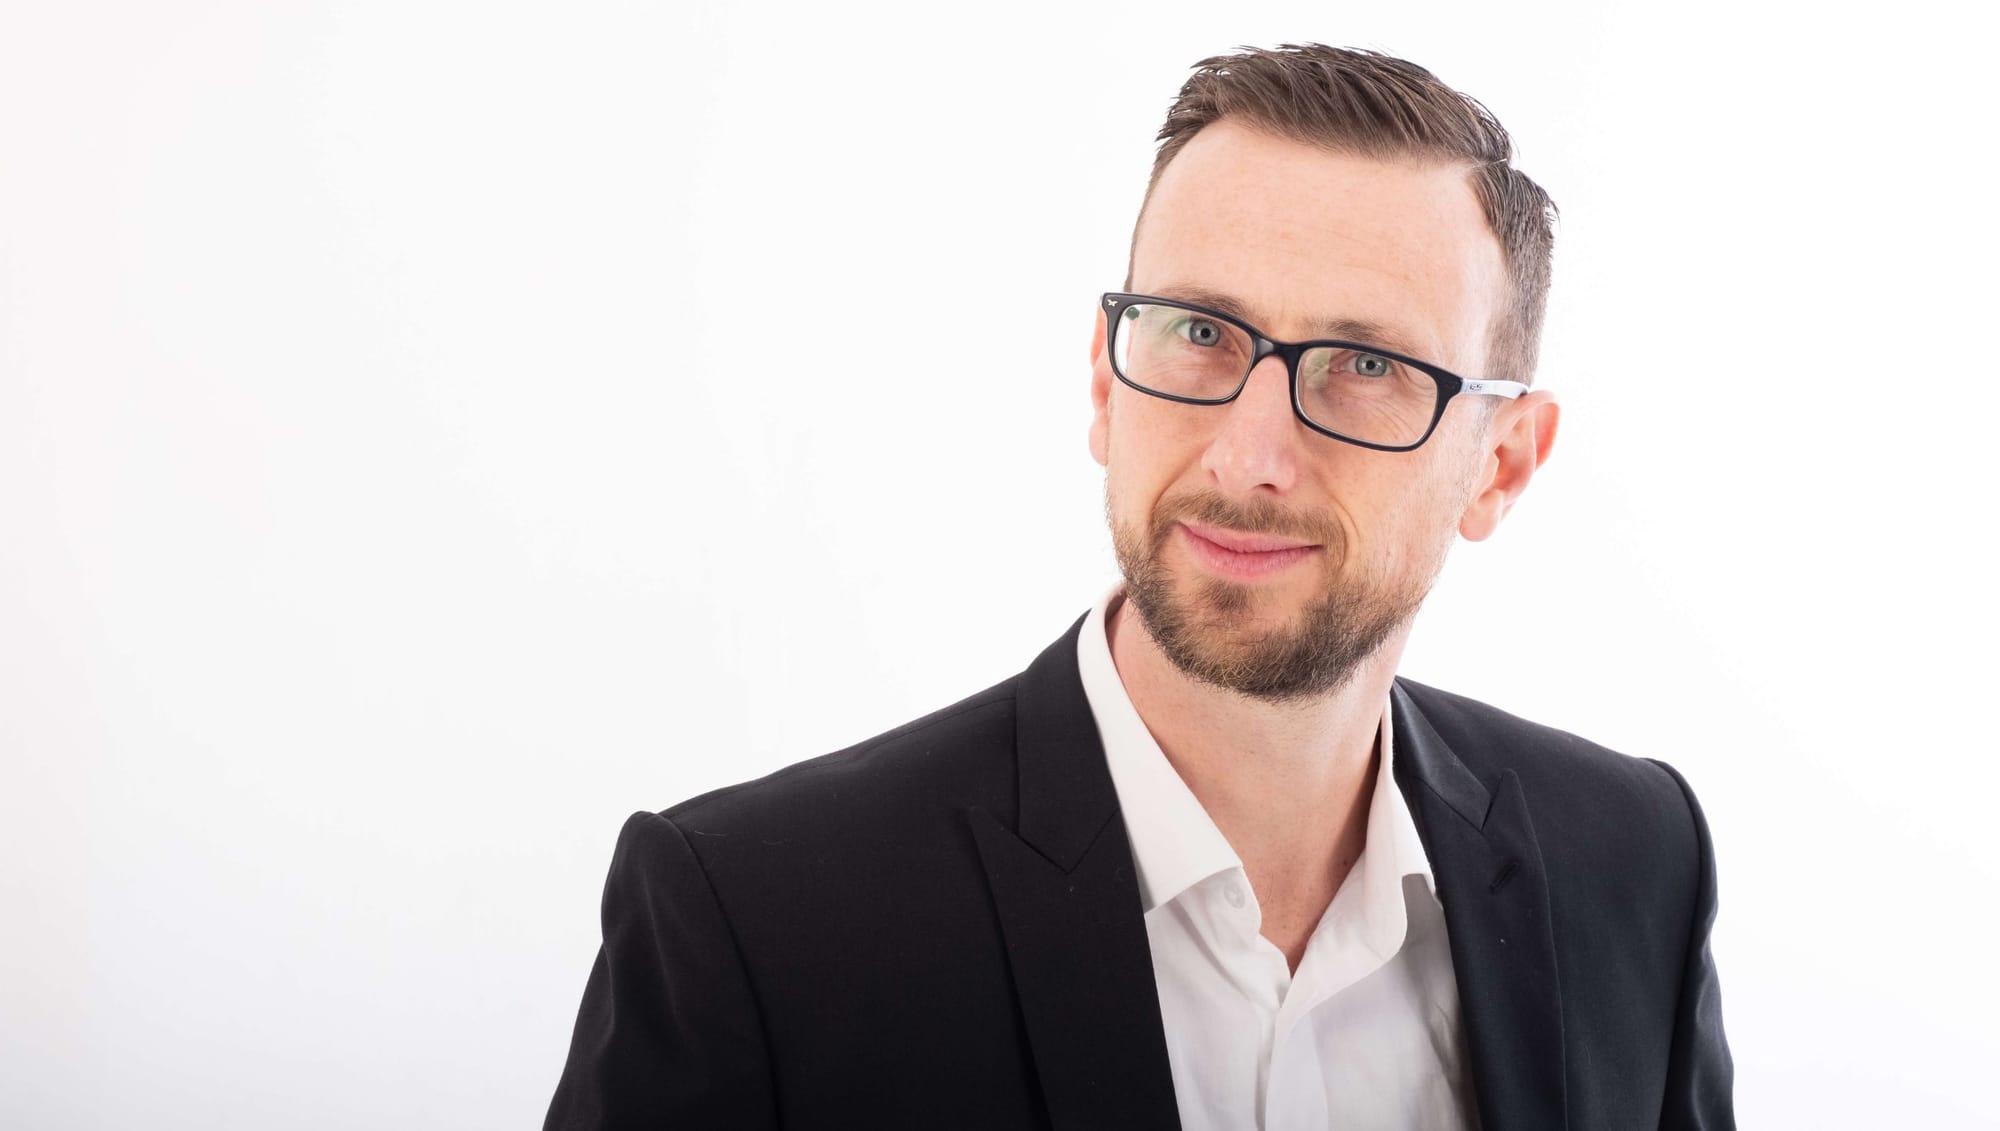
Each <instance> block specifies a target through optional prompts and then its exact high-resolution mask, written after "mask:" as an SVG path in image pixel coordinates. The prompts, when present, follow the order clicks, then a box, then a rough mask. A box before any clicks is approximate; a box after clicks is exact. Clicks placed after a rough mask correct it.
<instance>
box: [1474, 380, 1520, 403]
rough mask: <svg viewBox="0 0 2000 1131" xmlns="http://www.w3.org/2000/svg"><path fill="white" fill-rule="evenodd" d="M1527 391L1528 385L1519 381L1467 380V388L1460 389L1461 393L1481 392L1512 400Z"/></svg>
mask: <svg viewBox="0 0 2000 1131" xmlns="http://www.w3.org/2000/svg"><path fill="white" fill-rule="evenodd" d="M1527 391H1528V387H1527V386H1526V385H1523V384H1521V383H1520V382H1519V381H1467V382H1466V383H1465V388H1463V389H1460V390H1459V392H1461V393H1480V394H1484V395H1486V396H1489V397H1506V398H1507V399H1508V400H1510V401H1511V400H1513V399H1514V398H1515V397H1518V396H1520V395H1521V394H1523V393H1525V392H1527Z"/></svg>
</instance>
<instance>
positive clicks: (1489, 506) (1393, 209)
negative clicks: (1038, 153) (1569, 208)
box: [1090, 46, 1556, 701]
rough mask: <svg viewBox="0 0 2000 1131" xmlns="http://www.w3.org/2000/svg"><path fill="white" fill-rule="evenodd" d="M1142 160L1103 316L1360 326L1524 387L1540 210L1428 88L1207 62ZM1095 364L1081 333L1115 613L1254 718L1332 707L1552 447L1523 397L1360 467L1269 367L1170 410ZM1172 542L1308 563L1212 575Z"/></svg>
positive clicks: (1532, 330) (1542, 411) (1248, 61)
mask: <svg viewBox="0 0 2000 1131" xmlns="http://www.w3.org/2000/svg"><path fill="white" fill-rule="evenodd" d="M1160 138H1161V142H1162V144H1161V148H1160V153H1159V158H1158V160H1157V161H1156V162H1155V165H1154V172H1153V180H1152V183H1151V185H1150V186H1149V187H1148V190H1147V195H1146V200H1145V204H1144V205H1143V207H1142V210H1141V216H1140V219H1139V222H1138V225H1137V227H1136V229H1135V231H1134V234H1133V240H1132V258H1131V265H1130V274H1129V275H1128V278H1127V280H1126V290H1127V291H1131V292H1135V293H1139V294H1145V295H1154V296H1160V297H1166V298H1177V299H1182V300H1186V301H1191V302H1194V303H1197V304H1200V305H1203V306H1208V307H1213V308H1217V309H1221V310H1224V311H1226V312H1229V313H1233V314H1236V315H1237V316H1238V317H1239V318H1241V319H1242V320H1243V321H1245V322H1248V323H1249V324H1251V325H1252V326H1254V327H1256V328H1257V329H1258V330H1261V331H1262V332H1263V333H1264V334H1265V335H1266V336H1269V337H1271V338H1275V339H1279V340H1285V341H1300V340H1306V339H1319V338H1334V337H1338V338H1344V339H1350V340H1352V339H1355V338H1357V337H1358V334H1357V332H1356V331H1354V330H1353V329H1352V328H1353V327H1354V326H1357V325H1362V324H1372V326H1373V327H1375V328H1376V329H1374V330H1371V331H1370V333H1371V334H1375V335H1378V336H1379V337H1380V338H1381V339H1382V340H1376V338H1375V337H1369V338H1364V339H1361V340H1364V341H1366V342H1367V344H1370V345H1378V346H1382V347H1384V348H1385V349H1388V350H1393V351H1395V352H1398V353H1402V354H1405V355H1408V356H1411V357H1415V358H1418V359H1421V360H1424V361H1427V362H1430V363H1433V364H1434V365H1436V366H1439V367H1442V368H1444V369H1446V370H1449V371H1451V372H1453V373H1456V374H1459V375H1462V376H1464V377H1466V378H1471V379H1499V380H1514V381H1520V382H1523V383H1526V382H1528V381H1530V380H1531V379H1532V375H1533V373H1532V371H1533V366H1534V358H1535V353H1536V343H1537V340H1538V337H1539V333H1540V325H1541V312H1542V309H1543V305H1544V300H1545V295H1546V292H1547V285H1548V258H1549V248H1550V245H1551V236H1550V226H1551V220H1552V215H1553V207H1552V206H1551V205H1550V204H1549V201H1548V197H1547V196H1546V194H1544V193H1543V192H1542V191H1541V189H1539V188H1538V187H1536V186H1535V185H1534V183H1533V182H1531V181H1529V180H1528V179H1527V178H1526V177H1525V176H1523V175H1522V174H1520V173H1519V172H1517V171H1515V170H1513V169H1512V168H1510V167H1508V165H1507V161H1508V160H1509V157H1510V154H1511V145H1510V143H1509V141H1508V138H1507V135H1506V133H1505V131H1503V130H1502V129H1501V128H1500V126H1499V125H1498V123H1496V122H1494V121H1493V119H1492V118H1491V116H1490V115H1488V114H1486V112H1485V111H1484V110H1483V109H1482V108H1480V107H1479V106H1478V104H1477V103H1474V102H1472V101H1471V100H1470V99H1467V98H1465V97H1464V96H1462V95H1459V94H1457V93H1456V92H1454V91H1452V90H1451V89H1450V88H1448V87H1445V86H1444V85H1443V84H1442V83H1439V82H1438V81H1437V80H1436V79H1435V78H1434V77H1432V76H1431V75H1430V73H1429V72H1428V71H1425V70H1423V69H1422V68H1420V67H1416V66H1414V65H1412V64H1409V63H1405V62H1402V61H1400V60H1395V59H1390V58H1387V57H1385V56H1379V55H1374V54H1368V53H1361V52H1351V51H1342V50H1338V49H1334V48H1327V47H1318V46H1309V47H1285V48H1281V49H1279V50H1277V51H1272V52H1263V51H1257V52H1250V53H1247V54H1244V55H1235V56H1224V57H1218V58H1215V59H1209V60H1206V61H1205V62H1203V63H1202V64H1200V65H1199V67H1198V69H1197V72H1196V74H1195V77H1194V78H1193V79H1191V80H1190V81H1189V82H1188V84H1187V85H1186V86H1185V87H1184V88H1183V89H1182V91H1181V96H1180V98H1179V100H1178V101H1176V103H1175V104H1174V107H1173V109H1172V110H1171V111H1170V112H1169V114H1168V116H1167V123H1166V125H1165V126H1164V127H1163V128H1162V129H1161V131H1160ZM1106 347H1107V341H1106V334H1105V325H1104V321H1103V319H1102V317H1101V316H1100V317H1099V319H1098V321H1097V335H1096V340H1095V342H1094V343H1093V348H1092V354H1093V366H1094V369H1093V375H1092V380H1091V396H1092V400H1093V402H1094V405H1095V407H1096V414H1095V417H1094V419H1093V421H1092V426H1091V436H1090V440H1091V452H1092V455H1093V456H1094V457H1095V458H1096V459H1097V460H1098V461H1099V462H1100V463H1103V464H1104V465H1105V467H1106V478H1105V506H1106V512H1107V516H1108V518H1109V520H1110V523H1111V528H1112V534H1113V541H1114V544H1115V545H1116V548H1117V552H1118V559H1119V564H1120V567H1121V569H1122V570H1123V571H1124V573H1125V576H1126V581H1127V594H1128V599H1129V600H1130V602H1131V604H1132V606H1133V608H1134V609H1135V610H1136V611H1137V612H1138V614H1139V616H1140V619H1141V620H1142V621H1143V623H1144V624H1145V627H1146V629H1147V632H1148V634H1149V635H1151V636H1152V637H1153V638H1154V640H1155V641H1156V642H1157V643H1158V644H1159V645H1160V646H1161V648H1162V650H1163V651H1164V652H1165V653H1166V655H1167V656H1168V657H1169V658H1170V659H1171V660H1172V661H1173V662H1174V663H1175V664H1176V665H1177V666H1178V667H1179V668H1180V669H1181V670H1182V671H1184V672H1186V673H1187V674H1188V675H1190V676H1192V677H1194V678H1196V679H1199V680H1202V681H1204V682H1207V683H1211V684H1215V685H1217V686H1222V687H1227V688H1231V689H1233V690H1236V691H1239V692H1242V693H1244V694H1246V695H1251V696H1255V697H1259V698H1263V699H1267V700H1271V701H1295V700H1300V699H1305V698H1310V697H1315V696H1319V695H1323V694H1325V693H1327V692H1329V691H1331V690H1332V689H1334V688H1336V687H1338V686H1340V685H1341V683H1342V682H1344V681H1345V679H1346V678H1347V677H1348V676H1350V675H1351V674H1352V673H1353V671H1354V670H1355V667H1356V665H1358V664H1359V663H1361V662H1362V661H1364V660H1366V659H1367V658H1368V657H1369V656H1371V655H1373V654H1375V652H1376V651H1377V649H1378V648H1379V647H1380V646H1381V645H1382V644H1383V643H1384V642H1385V641H1386V640H1388V639H1389V638H1390V637H1392V636H1393V635H1395V634H1397V633H1398V632H1400V631H1401V630H1402V629H1403V628H1404V627H1405V626H1406V624H1407V622H1408V621H1409V618H1410V617H1411V616H1412V615H1413V614H1414V613H1415V611H1416V609H1417V607H1418V605H1419V604H1421V602H1422V600H1423V598H1424V596H1425V594H1426V593H1427V592H1428V591H1429V588H1430V585H1431V583H1432V581H1433V580H1434V579H1435V578H1436V575H1437V572H1438V570H1439V569H1440V568H1441V567H1442V565H1443V562H1444V556H1445V552H1446V550H1447V549H1448V548H1449V546H1450V544H1451V540H1452V538H1453V536H1454V535H1455V534H1462V535H1464V536H1465V537H1467V538H1473V539H1479V538H1484V537H1486V536H1487V535H1489V534H1491V533H1492V531H1493V529H1494V528H1495V527H1496V526H1497V525H1498V523H1499V521H1500V518H1501V517H1502V516H1503V515H1504V514H1505V512H1506V510H1507V508H1508V507H1509V506H1510V505H1511V504H1512V502H1513V500H1514V498H1515V497H1517V496H1518V495H1519V494H1520V492H1521V490H1522V489H1524V488H1525V487H1526V485H1527V482H1528V479H1529V477H1530V476H1531V475H1532V474H1533V472H1534V470H1535V468H1536V467H1537V466H1539V465H1540V463H1541V461H1542V459H1544V458H1545V457H1546V455H1547V452H1548V447H1549V444H1550V443H1551V442H1552V440H1553V438H1554V431H1555V423H1556V409H1555V405H1554V403H1553V401H1552V400H1551V399H1550V398H1549V397H1548V395H1547V394H1545V393H1531V394H1529V395H1527V396H1525V397H1522V398H1520V399H1519V400H1514V401H1495V400H1494V399H1493V398H1490V397H1484V396H1459V397H1456V398H1453V399H1452V400H1451V401H1450V402H1449V406H1448V408H1447V409H1446V411H1445V413H1444V416H1443V418H1442V419H1441V420H1440V421H1439V423H1438V427H1437V430H1436V432H1435V433H1434V434H1433V435H1432V436H1431V437H1430V439H1429V440H1428V441H1427V442H1425V443H1424V444H1423V446H1422V447H1420V448H1418V449H1416V450H1414V451H1410V452H1382V451H1376V450H1372V449H1369V448H1365V447H1360V446H1356V445H1353V444H1347V443H1343V442H1341V441H1340V440H1336V439H1333V438H1331V437H1328V436H1326V435H1323V434H1321V433H1318V432H1315V431H1314V430H1312V429H1311V428H1309V427H1307V426H1306V425H1305V424H1304V423H1302V422H1301V421H1300V420H1299V419H1298V418H1297V417H1296V416H1295V415H1294V414H1293V408H1292V403H1291V399H1290V389H1289V385H1288V380H1287V373H1286V370H1285V364H1284V362H1283V360H1282V359H1281V358H1277V357H1270V358H1266V359H1265V360H1264V361H1262V362H1261V363H1259V364H1257V365H1256V367H1255V368H1254V369H1252V370H1251V372H1250V376H1249V379H1248V382H1247V383H1246V384H1245V385H1244V387H1243V390H1242V392H1241V394H1240V395H1239V396H1238V397H1237V399H1236V400H1234V401H1232V402H1230V403H1228V404H1224V405H1189V404H1183V403H1178V402H1175V401H1171V400H1165V399H1161V398H1158V397H1153V396H1149V395H1147V394H1145V393H1142V392H1139V391H1138V390H1135V389H1132V388H1130V387H1128V386H1126V385H1124V384H1122V383H1120V382H1118V381H1117V380H1116V379H1115V378H1114V375H1113V372H1112V367H1111V358H1110V357H1109V355H1108V353H1107V348H1106ZM1128 376H1129V374H1128ZM1196 530H1200V531H1203V532H1205V533H1207V534H1209V535H1212V536H1214V537H1215V538H1216V539H1219V540H1220V541H1222V542H1224V543H1228V542H1231V541H1232V539H1231V537H1230V535H1231V534H1232V533H1234V534H1239V535H1240V534H1252V535H1267V536H1275V537H1277V538H1279V539H1281V540H1283V541H1286V542H1291V543H1299V544H1303V545H1304V546H1306V547H1309V548H1308V549H1306V550H1304V551H1303V552H1299V553H1293V554H1290V555H1286V556H1283V557H1280V556H1272V555H1261V556H1260V555H1255V554H1249V555H1243V554H1231V553H1228V552H1226V551H1223V552H1218V550H1217V549H1216V546H1215V545H1214V544H1213V543H1212V542H1210V541H1208V540H1204V539H1203V538H1201V537H1200V536H1198V535H1196V534H1195V533H1194V531H1196Z"/></svg>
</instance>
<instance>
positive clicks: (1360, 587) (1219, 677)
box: [1105, 477, 1444, 703]
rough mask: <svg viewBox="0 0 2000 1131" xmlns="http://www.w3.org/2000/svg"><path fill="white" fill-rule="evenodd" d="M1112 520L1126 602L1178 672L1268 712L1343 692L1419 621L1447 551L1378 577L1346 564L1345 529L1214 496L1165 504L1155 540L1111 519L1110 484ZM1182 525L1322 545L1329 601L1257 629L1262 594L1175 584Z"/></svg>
mask: <svg viewBox="0 0 2000 1131" xmlns="http://www.w3.org/2000/svg"><path fill="white" fill-rule="evenodd" d="M1105 518H1106V521H1107V522H1108V523H1109V524H1110V526H1111V541H1112V545H1113V548H1114V549H1115V550H1116V552H1117V555H1118V568H1119V570H1120V571H1121V572H1123V573H1124V575H1125V598H1126V600H1128V601H1130V602H1131V604H1132V608H1133V610H1134V611H1135V612H1137V613H1138V615H1139V620H1140V623H1142V624H1143V625H1144V626H1145V629H1146V633H1147V635H1149V636H1151V637H1152V639H1153V642H1154V643H1155V644H1157V645H1158V646H1159V648H1160V651H1161V652H1163V653H1164V654H1165V655H1166V657H1167V659H1168V660H1169V661H1170V662H1171V663H1172V664H1173V665H1174V667H1176V668H1178V669H1179V670H1180V671H1181V673H1182V674H1184V675H1186V676H1187V677H1188V678H1190V679H1193V680H1195V681H1197V682H1199V683H1204V684H1208V685H1210V686H1213V687H1219V688H1223V689H1225V690H1229V691H1234V692H1236V693H1238V694H1240V695H1243V696H1246V697H1248V698H1252V699H1258V700H1263V701H1266V702H1270V703H1299V702H1303V701H1305V700H1309V699H1316V698H1321V697H1324V696H1326V695H1329V694H1331V693H1333V692H1334V691H1337V690H1338V689H1340V688H1341V687H1343V686H1345V685H1346V684H1347V682H1348V681H1349V680H1351V679H1352V678H1353V677H1354V674H1355V672H1356V671H1358V670H1359V669H1360V667H1361V665H1362V664H1363V663H1364V662H1366V661H1367V660H1368V659H1369V658H1370V657H1371V656H1373V655H1375V653H1376V651H1377V650H1378V649H1380V648H1381V646H1382V643H1383V641H1385V640H1387V639H1388V638H1389V636H1390V635H1391V634H1392V633H1394V632H1395V631H1396V630H1397V629H1399V628H1400V627H1402V626H1403V625H1404V624H1405V623H1406V622H1408V621H1409V619H1410V618H1411V617H1413V616H1415V615H1416V612H1417V609H1418V608H1419V607H1420V606H1421V605H1422V604H1423V601H1424V597H1425V596H1426V595H1427V594H1428V593H1429V592H1430V587H1431V583H1432V582H1433V581H1434V580H1435V579H1436V577H1437V573H1438V570H1439V568H1441V567H1442V566H1443V564H1444V555H1443V548H1442V547H1440V548H1439V549H1438V551H1437V552H1436V553H1434V554H1433V555H1432V557H1431V560H1430V561H1427V562H1423V561H1414V560H1407V561H1405V562H1403V563H1402V564H1403V567H1404V568H1401V569H1398V570H1382V569H1371V568H1368V567H1367V565H1366V564H1365V563H1360V562H1350V561H1348V560H1347V553H1346V550H1347V537H1346V532H1345V530H1344V529H1343V528H1342V527H1341V526H1340V525H1339V523H1338V522H1336V521H1333V520H1331V519H1327V520H1324V521H1318V522H1315V521H1313V520H1311V519H1310V518H1307V519H1301V518H1297V517H1294V516H1291V515H1288V514H1287V513H1286V512H1284V511H1282V510H1279V509H1278V508H1277V507H1275V506H1264V505H1254V504H1252V505H1241V506H1239V505H1236V504H1232V503H1230V502H1229V501H1228V500H1226V499H1224V498H1222V497H1221V496H1220V495H1217V494H1214V493H1212V492H1205V491H1201V492H1183V493H1180V494H1169V495H1166V496H1163V497H1162V498H1161V499H1160V501H1159V503H1158V504H1157V505H1156V506H1155V507H1154V508H1153V513H1152V516H1151V518H1150V522H1149V526H1148V529H1146V530H1145V531H1139V530H1135V529H1133V528H1131V527H1130V526H1127V525H1125V524H1123V523H1120V522H1119V521H1118V519H1117V517H1116V516H1115V515H1114V514H1113V513H1112V510H1111V491H1110V481H1109V478H1108V477H1107V480H1106V484H1105ZM1183 518H1191V519H1193V520H1195V521H1196V522H1201V523H1207V524H1209V525H1212V526H1221V527H1226V528H1228V529H1231V530H1239V531H1243V532H1245V533H1253V534H1277V535H1282V536H1285V537H1292V538H1299V539H1302V540H1304V541H1309V542H1313V543H1316V544H1318V545H1319V546H1320V547H1321V550H1320V554H1321V557H1320V561H1319V562H1318V563H1317V564H1318V568H1319V569H1320V571H1321V584H1320V587H1319V588H1320V592H1319V595H1318V596H1317V597H1315V598H1314V599H1313V600H1311V601H1310V602H1309V603H1308V604H1307V605H1306V607H1305V608H1304V610H1302V611H1301V612H1300V613H1299V615H1298V616H1297V618H1296V619H1295V620H1291V621H1288V622H1287V623H1283V624H1280V625H1278V626H1275V627H1271V626H1260V625H1258V624H1257V623H1256V619H1257V612H1258V605H1259V601H1260V600H1261V599H1263V598H1262V595H1261V594H1259V593H1258V592H1256V590H1257V589H1258V588H1259V587H1258V586H1256V585H1253V584H1245V583H1241V582H1235V581H1230V580H1227V579H1224V578H1219V577H1208V576H1202V577H1197V578H1192V579H1187V580H1185V581H1183V579H1180V578H1177V577H1176V575H1175V573H1174V570H1173V568H1172V567H1171V566H1170V565H1169V564H1168V563H1167V560H1166V552H1167V544H1168V542H1169V541H1170V540H1171V539H1173V538H1175V537H1177V533H1176V528H1177V527H1178V525H1179V520H1181V519H1183ZM1343 567H1345V570H1343ZM1343 572H1346V573H1348V574H1350V576H1343Z"/></svg>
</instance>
